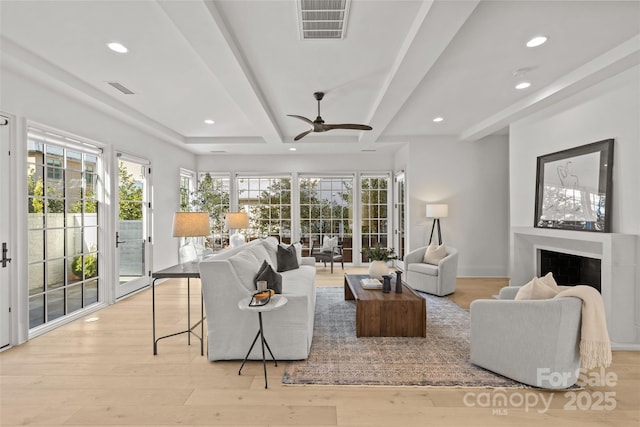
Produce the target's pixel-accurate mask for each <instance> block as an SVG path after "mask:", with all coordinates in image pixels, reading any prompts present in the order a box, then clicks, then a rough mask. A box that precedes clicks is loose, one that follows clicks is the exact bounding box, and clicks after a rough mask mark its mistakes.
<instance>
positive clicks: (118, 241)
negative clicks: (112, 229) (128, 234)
mask: <svg viewBox="0 0 640 427" xmlns="http://www.w3.org/2000/svg"><path fill="white" fill-rule="evenodd" d="M119 239H120V233H118V232H117V231H116V248H117V247H118V245H119V244H120V243H127V241H126V240H119Z"/></svg>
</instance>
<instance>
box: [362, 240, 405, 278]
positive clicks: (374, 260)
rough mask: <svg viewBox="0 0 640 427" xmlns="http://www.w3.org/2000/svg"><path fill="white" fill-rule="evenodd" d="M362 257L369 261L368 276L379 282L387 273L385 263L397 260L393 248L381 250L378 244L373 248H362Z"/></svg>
mask: <svg viewBox="0 0 640 427" xmlns="http://www.w3.org/2000/svg"><path fill="white" fill-rule="evenodd" d="M362 255H363V256H364V257H365V258H368V259H370V260H371V264H369V275H370V276H371V277H374V278H376V279H380V280H382V276H383V275H384V274H387V273H389V266H388V265H387V263H388V262H389V261H391V260H393V259H396V258H398V257H397V256H396V254H395V252H394V250H393V248H383V247H381V246H380V243H376V244H375V246H373V247H368V248H362Z"/></svg>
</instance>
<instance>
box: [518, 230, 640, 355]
mask: <svg viewBox="0 0 640 427" xmlns="http://www.w3.org/2000/svg"><path fill="white" fill-rule="evenodd" d="M511 230H512V232H513V234H512V242H511V243H512V246H511V251H512V252H511V256H512V258H511V259H512V265H511V270H510V275H511V285H513V286H522V285H524V284H525V283H527V282H529V281H530V280H531V278H532V277H534V276H540V275H541V272H542V271H541V268H540V252H541V251H552V252H560V253H563V254H571V255H579V256H581V257H586V258H593V259H596V260H599V261H600V293H601V294H602V300H603V302H604V310H605V314H606V316H607V326H608V329H609V337H610V338H611V342H612V346H613V347H614V348H615V349H627V350H628V349H632V348H633V349H638V348H640V292H638V289H640V283H638V280H640V279H639V278H637V276H636V271H638V270H637V262H638V256H637V252H636V248H640V242H639V241H638V240H637V236H636V235H633V234H621V233H591V232H586V231H573V230H555V229H541V228H533V227H513V228H512V229H511ZM555 275H556V274H554V276H555ZM558 275H559V276H560V274H558ZM556 280H558V279H556ZM560 280H562V279H560ZM569 280H570V281H576V282H577V281H580V282H583V281H584V282H587V280H582V279H573V278H572V279H569ZM588 281H589V282H591V280H588ZM560 283H561V282H560V281H558V284H560ZM637 287H638V289H637Z"/></svg>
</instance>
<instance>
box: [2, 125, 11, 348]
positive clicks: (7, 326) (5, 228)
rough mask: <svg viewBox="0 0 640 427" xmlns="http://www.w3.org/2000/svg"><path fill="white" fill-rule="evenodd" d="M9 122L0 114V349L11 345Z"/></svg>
mask: <svg viewBox="0 0 640 427" xmlns="http://www.w3.org/2000/svg"><path fill="white" fill-rule="evenodd" d="M11 125H12V123H11V121H10V119H9V117H6V116H4V115H1V114H0V150H2V151H1V153H0V242H1V245H2V254H1V256H2V258H1V261H0V348H3V347H6V346H8V345H10V344H11V312H10V311H9V310H10V307H11V305H10V298H11V290H10V286H11V269H10V265H11V264H9V262H10V261H9V259H10V258H11V252H12V250H11V249H12V246H13V245H12V241H11V236H10V227H11V215H10V210H9V206H10V205H11V204H10V198H11V161H10V157H9V150H10V144H11Z"/></svg>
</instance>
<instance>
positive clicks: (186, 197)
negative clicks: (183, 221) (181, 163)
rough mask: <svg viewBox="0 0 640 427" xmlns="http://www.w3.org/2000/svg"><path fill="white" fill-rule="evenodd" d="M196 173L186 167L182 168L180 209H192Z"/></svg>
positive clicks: (183, 210)
mask: <svg viewBox="0 0 640 427" xmlns="http://www.w3.org/2000/svg"><path fill="white" fill-rule="evenodd" d="M193 179H194V174H193V172H190V171H188V170H185V169H181V170H180V211H182V212H189V211H191V193H192V192H193Z"/></svg>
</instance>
